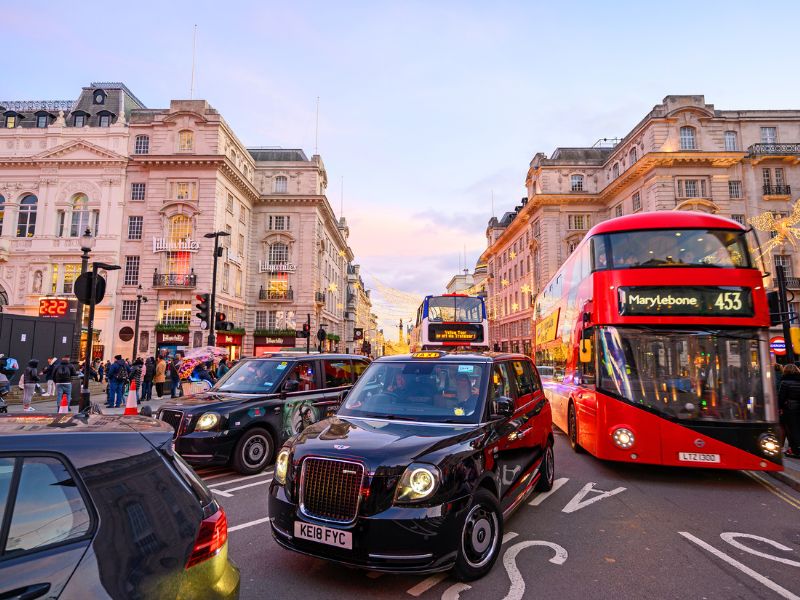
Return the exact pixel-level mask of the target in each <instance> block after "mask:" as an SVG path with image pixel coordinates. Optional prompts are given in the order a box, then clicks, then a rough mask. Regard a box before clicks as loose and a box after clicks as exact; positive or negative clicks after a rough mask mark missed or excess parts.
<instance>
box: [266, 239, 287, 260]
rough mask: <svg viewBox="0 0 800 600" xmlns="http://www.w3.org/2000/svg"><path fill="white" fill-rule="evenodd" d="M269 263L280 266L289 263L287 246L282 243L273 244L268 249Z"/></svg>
mask: <svg viewBox="0 0 800 600" xmlns="http://www.w3.org/2000/svg"><path fill="white" fill-rule="evenodd" d="M269 262H270V264H273V265H280V264H283V263H287V262H289V246H287V245H286V244H284V243H283V242H275V243H274V244H272V245H270V247H269Z"/></svg>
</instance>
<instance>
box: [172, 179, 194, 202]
mask: <svg viewBox="0 0 800 600" xmlns="http://www.w3.org/2000/svg"><path fill="white" fill-rule="evenodd" d="M189 193H190V192H189V183H188V182H186V181H181V182H178V183H176V184H175V199H176V200H189V199H191V196H189Z"/></svg>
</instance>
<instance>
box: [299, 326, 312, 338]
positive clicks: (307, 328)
mask: <svg viewBox="0 0 800 600" xmlns="http://www.w3.org/2000/svg"><path fill="white" fill-rule="evenodd" d="M310 335H311V326H310V325H309V324H308V323H303V329H302V331H301V332H300V337H303V338H307V337H309V336H310Z"/></svg>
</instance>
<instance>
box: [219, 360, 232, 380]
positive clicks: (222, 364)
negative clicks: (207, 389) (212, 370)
mask: <svg viewBox="0 0 800 600" xmlns="http://www.w3.org/2000/svg"><path fill="white" fill-rule="evenodd" d="M230 370H231V368H230V367H229V366H228V361H227V360H225V357H224V356H223V357H222V358H220V359H219V364H218V365H217V379H218V380H219V379H222V377H223V376H224V375H225V373H227V372H228V371H230Z"/></svg>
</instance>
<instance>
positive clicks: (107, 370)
mask: <svg viewBox="0 0 800 600" xmlns="http://www.w3.org/2000/svg"><path fill="white" fill-rule="evenodd" d="M110 370H111V361H110V360H107V361H106V368H105V370H104V371H105V375H106V383H109V381H108V372H109V371H110Z"/></svg>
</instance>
